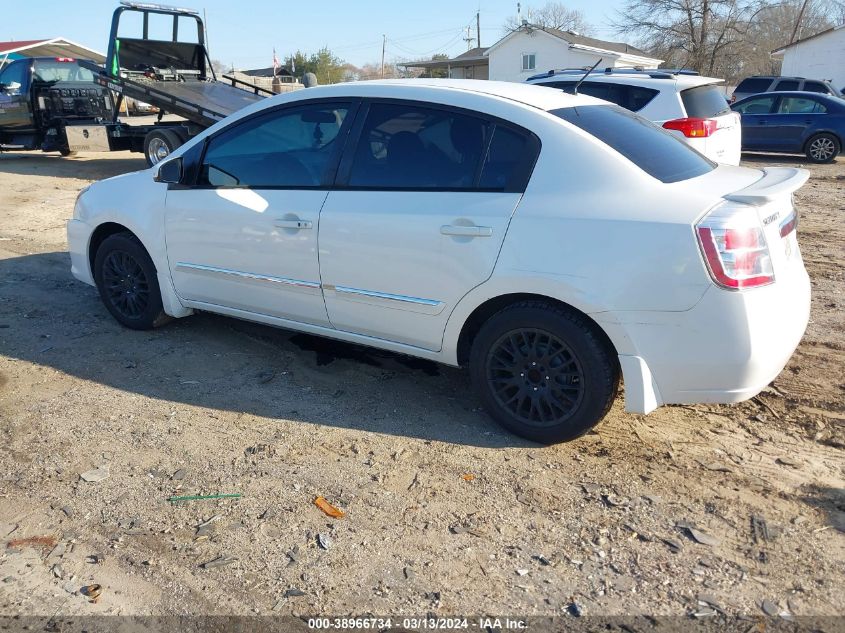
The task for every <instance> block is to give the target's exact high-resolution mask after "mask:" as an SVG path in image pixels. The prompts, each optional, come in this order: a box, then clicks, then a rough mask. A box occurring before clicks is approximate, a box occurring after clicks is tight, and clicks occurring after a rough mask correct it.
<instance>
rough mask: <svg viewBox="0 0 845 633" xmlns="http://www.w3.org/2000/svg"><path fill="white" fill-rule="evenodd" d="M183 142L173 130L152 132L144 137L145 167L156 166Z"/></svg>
mask: <svg viewBox="0 0 845 633" xmlns="http://www.w3.org/2000/svg"><path fill="white" fill-rule="evenodd" d="M183 142H184V141H183V140H182V138H181V137H180V136H179V135H178V134H176V132H174V131H173V130H167V129H163V130H153V131H152V132H149V133H148V134H147V135H146V136H145V137H144V157H145V158H146V159H147V166H149V167H152V166H153V165H158V164H159V163H160V162H161V161H163V160H165V159H166V158H167V157H168V156H170V154H172V153H173V152H174V151H176V148H177V147H179V146H180V145H182V143H183Z"/></svg>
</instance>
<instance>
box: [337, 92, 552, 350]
mask: <svg viewBox="0 0 845 633" xmlns="http://www.w3.org/2000/svg"><path fill="white" fill-rule="evenodd" d="M355 127H356V129H355V130H353V132H352V138H351V139H350V143H349V144H348V145H347V150H346V151H345V153H344V158H343V160H342V162H341V166H340V170H339V174H338V181H337V183H336V186H335V188H334V189H333V190H332V192H331V193H330V194H329V196H328V198H327V200H326V204H325V205H324V206H323V211H322V213H321V215H320V274H321V277H322V282H323V293H324V296H325V300H326V307H327V309H328V313H329V318H330V320H331V323H332V325H333V326H334V327H335V328H337V329H339V330H343V331H347V332H353V333H357V334H363V335H367V336H373V337H376V338H379V339H384V340H389V341H393V342H398V343H403V344H406V345H412V346H415V347H419V348H424V349H428V350H439V349H440V348H441V343H442V337H443V331H444V328H445V325H446V321H447V319H448V318H449V314H450V313H451V311H452V309H453V308H454V307H455V305H456V304H457V302H458V301H459V300H460V299H461V297H463V296H464V295H465V294H466V293H467V292H469V291H470V290H471V289H472V288H474V287H475V286H477V285H478V284H480V283H482V282H484V281H485V280H486V279H487V278H488V277H489V276H490V275H491V273H492V271H493V266H494V265H495V262H496V258H497V256H498V253H499V249H500V247H501V245H502V240H503V239H504V237H505V232H506V231H507V228H508V224H509V222H510V218H511V215H512V214H513V212H514V210H515V209H516V206H517V204H518V203H519V200H520V197H521V195H522V192H523V191H524V189H525V186H526V184H527V182H528V178H529V177H530V173H531V171H532V169H533V166H534V162H535V161H536V158H537V155H538V152H539V140H538V139H537V138H536V136H534V135H533V134H531V133H530V132H528V131H526V130H523V129H521V128H518V127H516V126H513V125H511V124H508V123H506V122H503V121H498V120H494V119H488V118H486V117H483V116H481V115H478V114H477V113H471V112H467V111H464V110H455V109H450V108H441V107H436V106H431V105H428V104H426V105H423V104H420V103H415V102H393V101H383V102H382V101H373V102H370V103H368V104H365V105H364V106H362V112H361V114H360V115H359V117H358V122H357V123H356V126H355ZM353 139H355V144H354V146H353Z"/></svg>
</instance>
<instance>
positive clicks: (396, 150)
mask: <svg viewBox="0 0 845 633" xmlns="http://www.w3.org/2000/svg"><path fill="white" fill-rule="evenodd" d="M539 148H540V142H539V139H537V138H536V137H535V136H534V135H533V134H531V133H530V132H528V131H525V130H521V129H514V128H511V127H510V126H506V125H502V124H496V123H494V122H492V121H487V120H484V119H481V118H479V117H475V116H471V115H465V114H461V113H460V112H455V111H452V110H440V109H435V108H427V107H418V106H416V105H415V104H392V103H375V104H373V105H371V106H370V109H369V112H368V113H367V118H366V121H365V122H364V125H363V128H362V130H361V136H360V137H359V140H358V145H357V147H356V148H355V152H354V154H353V159H352V165H351V168H350V173H349V176H348V186H350V187H366V188H376V189H412V190H418V191H419V190H423V191H425V190H455V189H457V190H475V189H479V188H480V189H483V190H494V191H524V190H525V186H526V184H527V182H528V179H529V178H530V176H531V171H532V170H533V168H534V163H535V161H536V160H537V155H538V153H539Z"/></svg>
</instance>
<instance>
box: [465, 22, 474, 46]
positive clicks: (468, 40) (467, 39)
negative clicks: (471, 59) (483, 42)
mask: <svg viewBox="0 0 845 633" xmlns="http://www.w3.org/2000/svg"><path fill="white" fill-rule="evenodd" d="M469 33H470V27H469V25H468V24H467V34H466V37H465V38H464V42H466V43H467V50H470V49H471V48H472V43H473V42H474V41H475V38H474V37H473V36H472V35H470V34H469Z"/></svg>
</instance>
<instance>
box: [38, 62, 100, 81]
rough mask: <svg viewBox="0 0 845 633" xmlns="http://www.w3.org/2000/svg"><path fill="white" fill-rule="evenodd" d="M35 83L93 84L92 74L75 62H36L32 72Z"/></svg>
mask: <svg viewBox="0 0 845 633" xmlns="http://www.w3.org/2000/svg"><path fill="white" fill-rule="evenodd" d="M32 75H33V78H34V79H35V80H36V81H45V82H51V83H52V82H57V81H62V82H66V81H67V82H80V83H94V74H93V73H92V72H91V71H90V70H88V69H87V68H82V67H80V66H79V64H77V63H76V62H60V61H36V62H35V67H34V69H33V71H32Z"/></svg>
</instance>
